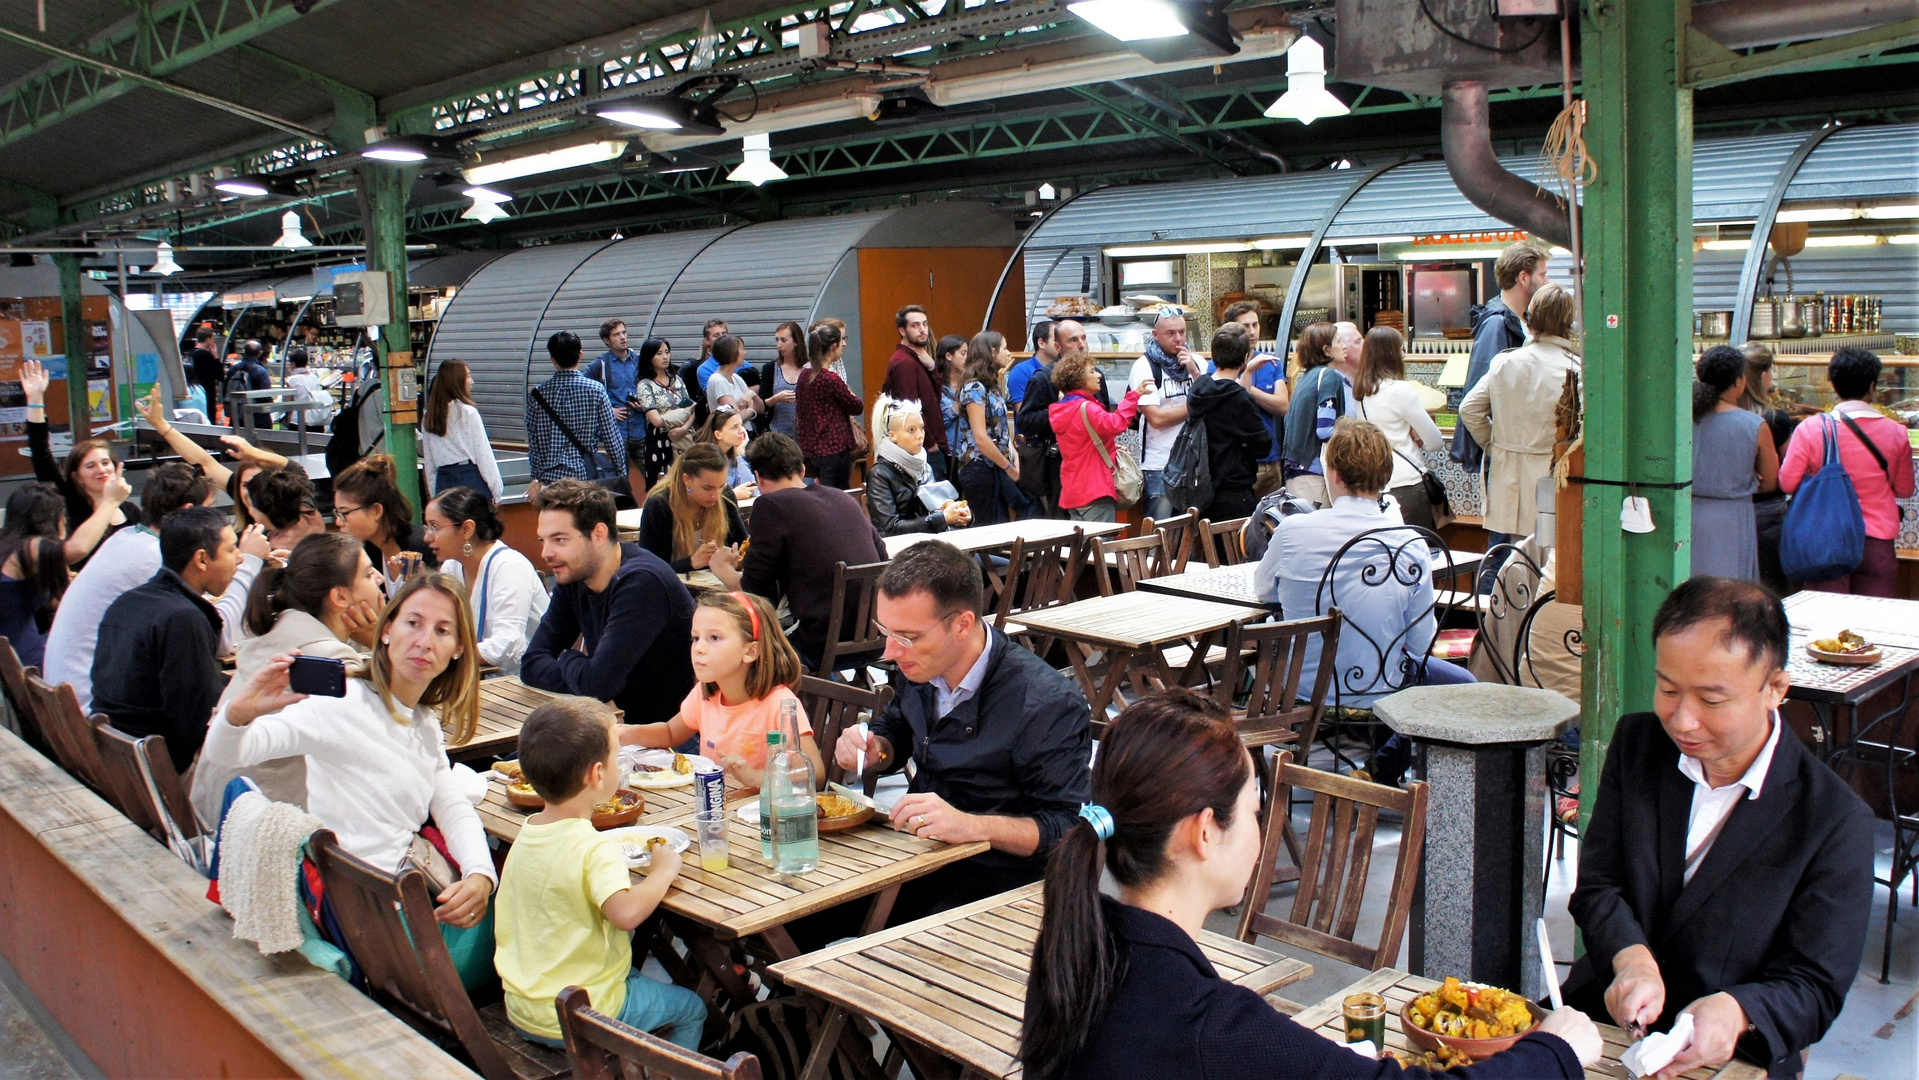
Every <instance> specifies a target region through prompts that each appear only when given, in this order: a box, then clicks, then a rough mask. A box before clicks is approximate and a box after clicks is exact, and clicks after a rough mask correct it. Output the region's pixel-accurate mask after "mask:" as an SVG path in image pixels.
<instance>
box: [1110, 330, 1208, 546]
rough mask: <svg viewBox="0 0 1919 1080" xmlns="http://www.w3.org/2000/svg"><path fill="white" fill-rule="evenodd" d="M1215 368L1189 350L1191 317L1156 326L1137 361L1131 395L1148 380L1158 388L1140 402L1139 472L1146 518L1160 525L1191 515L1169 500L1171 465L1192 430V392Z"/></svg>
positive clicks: (1129, 379)
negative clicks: (1177, 516)
mask: <svg viewBox="0 0 1919 1080" xmlns="http://www.w3.org/2000/svg"><path fill="white" fill-rule="evenodd" d="M1212 367H1213V365H1212V363H1211V362H1210V361H1208V360H1207V359H1206V358H1204V357H1202V356H1200V355H1199V354H1198V353H1195V352H1193V351H1192V350H1191V349H1188V348H1187V347H1186V317H1185V316H1184V315H1179V314H1166V315H1161V316H1160V317H1159V321H1158V322H1155V323H1154V324H1153V341H1152V343H1151V344H1150V345H1148V346H1147V347H1146V353H1145V355H1143V356H1141V357H1140V358H1139V359H1138V360H1135V361H1133V370H1132V372H1131V373H1130V374H1129V375H1128V376H1127V378H1126V386H1127V389H1129V390H1137V389H1139V387H1140V386H1141V384H1143V383H1145V382H1147V381H1148V380H1152V381H1154V382H1156V383H1158V387H1157V389H1156V390H1155V391H1154V392H1153V393H1150V394H1141V395H1140V397H1139V413H1140V416H1141V417H1142V418H1143V419H1144V423H1143V424H1142V425H1141V429H1140V446H1139V471H1140V474H1141V476H1142V477H1143V479H1144V480H1145V488H1146V515H1147V516H1148V517H1151V518H1153V519H1155V520H1164V519H1166V518H1169V517H1172V516H1173V515H1175V514H1183V513H1185V512H1186V509H1187V508H1186V507H1183V506H1179V507H1175V506H1174V505H1173V504H1172V501H1171V500H1169V499H1168V498H1167V497H1166V480H1165V476H1164V473H1165V469H1166V459H1167V458H1168V457H1169V456H1171V454H1172V452H1173V443H1174V442H1175V441H1177V440H1178V439H1179V433H1180V431H1181V429H1183V428H1185V426H1186V390H1187V387H1189V386H1191V385H1192V381H1193V380H1194V379H1197V378H1199V377H1200V376H1201V375H1204V374H1205V373H1207V372H1208V371H1211V370H1212Z"/></svg>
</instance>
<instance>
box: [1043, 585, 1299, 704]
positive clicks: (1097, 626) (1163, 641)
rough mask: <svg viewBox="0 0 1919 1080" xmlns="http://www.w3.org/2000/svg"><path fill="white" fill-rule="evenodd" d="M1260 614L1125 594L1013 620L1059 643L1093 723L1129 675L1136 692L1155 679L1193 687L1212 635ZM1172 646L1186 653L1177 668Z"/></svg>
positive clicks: (1243, 607)
mask: <svg viewBox="0 0 1919 1080" xmlns="http://www.w3.org/2000/svg"><path fill="white" fill-rule="evenodd" d="M1267 614H1268V613H1267V611H1266V609H1265V608H1261V607H1253V606H1250V605H1247V604H1221V603H1215V602H1213V601H1210V600H1198V599H1194V598H1192V597H1186V596H1170V595H1166V594H1164V593H1150V592H1130V593H1116V594H1114V595H1112V596H1096V597H1093V598H1092V599H1090V600H1079V601H1076V602H1074V603H1071V604H1062V605H1060V606H1058V607H1050V608H1041V609H1040V610H1038V611H1029V612H1025V613H1023V614H1021V615H1020V617H1019V621H1020V624H1021V625H1022V626H1024V627H1025V628H1026V631H1027V633H1029V634H1039V635H1046V636H1051V637H1056V638H1059V639H1060V640H1061V641H1062V642H1063V643H1064V644H1065V646H1066V653H1067V656H1068V657H1070V658H1071V660H1072V662H1073V674H1074V675H1075V676H1076V677H1077V678H1078V679H1079V683H1080V689H1081V690H1082V691H1084V692H1085V694H1086V700H1087V702H1088V703H1089V704H1091V705H1092V707H1093V717H1094V720H1095V722H1097V721H1099V720H1102V719H1104V717H1105V716H1106V707H1107V705H1109V704H1111V703H1112V702H1113V700H1114V699H1115V696H1116V695H1118V694H1119V690H1120V686H1121V685H1122V684H1123V683H1124V682H1125V681H1126V680H1127V679H1128V678H1132V679H1133V680H1134V684H1135V687H1136V689H1137V690H1138V691H1139V692H1140V693H1141V694H1145V693H1149V692H1150V691H1151V688H1150V687H1149V686H1148V685H1147V683H1148V682H1149V681H1151V680H1155V679H1156V680H1158V681H1159V682H1161V683H1162V684H1164V685H1166V686H1192V685H1195V684H1196V683H1197V682H1199V681H1200V677H1201V675H1202V674H1203V673H1204V672H1205V670H1206V653H1207V650H1208V649H1209V648H1211V647H1212V645H1213V638H1214V637H1215V636H1218V637H1221V638H1223V637H1224V636H1225V631H1226V629H1227V628H1228V627H1230V626H1232V625H1233V624H1234V623H1237V622H1244V621H1246V620H1249V619H1263V618H1265V617H1266V616H1267ZM1175 644H1189V645H1190V646H1191V648H1192V655H1191V657H1190V658H1189V659H1188V660H1187V661H1186V664H1185V666H1184V667H1183V668H1181V669H1179V670H1175V669H1174V667H1173V665H1172V664H1171V663H1170V662H1169V661H1168V660H1167V658H1166V652H1167V647H1168V646H1171V645H1175ZM1099 649H1103V650H1105V652H1106V658H1105V662H1104V663H1103V664H1101V665H1099V667H1098V668H1097V669H1095V668H1094V666H1093V665H1092V664H1091V663H1090V661H1089V658H1090V656H1091V655H1092V653H1093V652H1094V651H1095V650H1099Z"/></svg>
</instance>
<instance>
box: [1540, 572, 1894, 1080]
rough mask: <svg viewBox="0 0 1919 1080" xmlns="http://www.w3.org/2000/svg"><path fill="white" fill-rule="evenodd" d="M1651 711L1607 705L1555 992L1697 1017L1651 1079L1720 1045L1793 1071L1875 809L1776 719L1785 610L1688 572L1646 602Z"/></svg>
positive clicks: (1821, 1020) (1836, 976) (1855, 952)
mask: <svg viewBox="0 0 1919 1080" xmlns="http://www.w3.org/2000/svg"><path fill="white" fill-rule="evenodd" d="M1653 639H1654V641H1655V642H1656V647H1657V649H1658V664H1657V673H1658V679H1659V685H1658V689H1657V691H1656V692H1655V695H1654V706H1655V711H1654V712H1652V713H1634V714H1631V715H1629V716H1625V717H1622V718H1621V719H1620V721H1619V726H1618V728H1617V729H1616V730H1615V731H1614V733H1613V739H1612V744H1611V746H1609V747H1608V748H1607V753H1606V767H1605V771H1604V772H1603V773H1602V775H1601V777H1600V787H1599V798H1598V801H1597V802H1596V803H1595V805H1594V808H1593V816H1592V821H1591V823H1590V824H1589V825H1588V827H1587V828H1586V829H1585V831H1584V832H1583V834H1582V835H1581V837H1580V850H1579V885H1578V887H1577V888H1576V889H1575V890H1574V891H1573V896H1572V901H1571V905H1570V906H1571V910H1572V916H1573V921H1574V922H1575V923H1577V924H1578V926H1579V929H1580V930H1581V932H1583V933H1584V935H1585V941H1586V949H1587V952H1586V955H1585V956H1584V957H1582V958H1580V960H1579V962H1578V963H1577V964H1575V965H1574V966H1573V970H1572V974H1571V975H1570V976H1569V977H1568V978H1567V980H1566V986H1565V997H1566V1001H1567V1004H1569V1005H1572V1006H1574V1007H1575V1008H1580V1009H1584V1010H1586V1011H1588V1012H1593V1013H1594V1014H1595V1015H1597V1012H1598V1010H1599V1008H1600V1007H1601V1006H1602V1005H1603V1006H1604V1008H1605V1010H1606V1012H1607V1013H1609V1014H1610V1015H1611V1016H1612V1017H1613V1019H1614V1020H1616V1021H1617V1022H1618V1023H1619V1024H1620V1025H1622V1026H1624V1027H1627V1028H1629V1029H1630V1028H1637V1027H1643V1028H1648V1029H1655V1030H1662V1031H1663V1030H1666V1029H1668V1028H1670V1027H1671V1025H1672V1024H1673V1022H1674V1021H1675V1020H1676V1019H1677V1018H1678V1016H1679V1014H1680V1013H1681V1012H1688V1013H1691V1014H1692V1015H1693V1024H1694V1028H1693V1032H1694V1033H1693V1042H1692V1045H1691V1046H1690V1047H1689V1048H1688V1049H1686V1050H1685V1051H1684V1052H1682V1053H1681V1054H1680V1056H1679V1057H1678V1058H1677V1059H1675V1060H1674V1061H1673V1063H1672V1064H1671V1065H1670V1066H1668V1067H1667V1068H1666V1069H1665V1070H1662V1071H1661V1072H1660V1073H1659V1074H1658V1075H1659V1076H1660V1077H1670V1076H1676V1075H1678V1074H1679V1073H1680V1072H1683V1071H1685V1070H1686V1069H1690V1068H1693V1067H1694V1066H1696V1065H1700V1064H1711V1065H1717V1064H1719V1063H1722V1062H1724V1061H1726V1060H1728V1059H1729V1058H1730V1057H1732V1055H1733V1054H1734V1053H1735V1051H1736V1052H1737V1053H1738V1054H1739V1056H1741V1057H1744V1058H1747V1059H1750V1060H1752V1061H1756V1062H1759V1063H1762V1064H1764V1065H1766V1066H1768V1067H1769V1069H1770V1070H1771V1074H1772V1075H1773V1076H1775V1077H1791V1076H1797V1075H1798V1074H1799V1072H1800V1070H1801V1069H1802V1067H1803V1062H1802V1060H1801V1058H1800V1052H1801V1051H1803V1050H1805V1049H1806V1048H1807V1047H1809V1046H1811V1045H1812V1044H1813V1043H1815V1042H1818V1041H1819V1039H1820V1038H1821V1037H1823V1036H1824V1035H1825V1033H1826V1029H1827V1028H1828V1027H1829V1026H1831V1024H1832V1021H1833V1018H1834V1017H1836V1016H1838V1015H1839V1009H1840V1007H1841V1006H1842V1005H1843V1004H1844V1003H1845V998H1846V990H1847V988H1848V987H1849V986H1851V984H1852V979H1853V976H1854V975H1856V974H1857V973H1858V970H1859V961H1860V954H1861V952H1862V951H1863V949H1864V947H1865V938H1866V920H1867V917H1868V914H1869V910H1870V908H1871V904H1872V824H1873V822H1872V813H1871V811H1869V810H1868V809H1867V808H1866V805H1865V803H1864V802H1863V801H1861V800H1860V798H1859V796H1858V795H1856V794H1854V793H1853V791H1852V790H1851V789H1850V788H1849V787H1847V786H1846V784H1845V783H1844V782H1843V781H1841V780H1840V779H1839V777H1838V776H1836V775H1834V773H1833V772H1832V770H1831V769H1829V768H1827V767H1826V766H1825V765H1824V764H1823V763H1821V762H1820V761H1818V760H1817V759H1816V758H1814V757H1813V756H1812V754H1811V753H1809V752H1808V751H1807V750H1806V748H1805V747H1804V746H1803V745H1801V744H1800V742H1799V740H1798V738H1797V737H1796V736H1795V735H1793V733H1792V732H1790V731H1787V730H1785V727H1784V724H1783V723H1782V722H1781V721H1780V719H1779V714H1778V708H1779V704H1780V702H1782V701H1783V700H1784V699H1785V696H1786V691H1787V689H1788V688H1789V687H1790V686H1791V680H1790V679H1789V678H1788V676H1787V674H1786V672H1785V670H1784V665H1785V658H1786V648H1787V625H1786V614H1785V610H1784V609H1783V608H1782V607H1781V606H1780V604H1779V601H1778V599H1777V598H1775V597H1774V596H1773V595H1772V594H1771V593H1770V592H1768V591H1767V590H1765V589H1764V588H1762V587H1760V586H1758V585H1754V584H1752V583H1750V582H1742V581H1731V580H1727V579H1724V578H1711V577H1699V578H1693V579H1692V580H1690V581H1688V582H1686V583H1685V584H1683V585H1681V586H1679V588H1677V589H1675V590H1673V592H1672V595H1670V596H1668V597H1667V598H1666V601H1665V603H1664V604H1662V605H1660V608H1659V612H1658V614H1657V616H1656V617H1655V618H1654V620H1653Z"/></svg>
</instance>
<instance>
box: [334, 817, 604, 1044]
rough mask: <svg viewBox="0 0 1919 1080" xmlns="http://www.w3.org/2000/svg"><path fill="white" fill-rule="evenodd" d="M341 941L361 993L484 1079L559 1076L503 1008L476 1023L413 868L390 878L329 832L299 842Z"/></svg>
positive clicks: (420, 878) (476, 1016) (496, 1007)
mask: <svg viewBox="0 0 1919 1080" xmlns="http://www.w3.org/2000/svg"><path fill="white" fill-rule="evenodd" d="M307 849H308V851H309V852H310V853H311V855H312V858H313V864H314V866H316V867H318V868H319V871H320V879H321V881H322V882H324V883H325V885H326V895H327V900H328V901H329V902H331V903H332V905H333V912H334V915H335V916H336V917H337V918H338V920H339V923H340V932H341V933H342V934H344V935H345V937H346V940H345V941H344V942H341V943H340V944H341V945H342V946H343V947H344V948H345V949H346V950H347V952H349V953H351V954H352V956H353V962H354V963H355V964H356V965H358V966H359V968H360V971H361V973H362V974H363V975H365V976H366V984H367V993H368V994H369V995H371V996H372V998H373V999H374V1000H375V1001H378V1002H379V1003H380V1004H382V1005H384V1006H386V1007H387V1008H388V1009H389V1010H391V1011H392V1012H393V1013H394V1014H395V1015H396V1016H399V1017H400V1018H401V1019H402V1020H405V1021H406V1022H408V1023H409V1024H411V1025H412V1026H414V1027H416V1028H419V1029H420V1030H422V1031H424V1032H426V1033H427V1034H429V1035H433V1036H439V1037H441V1038H443V1039H444V1038H450V1039H453V1040H456V1041H457V1042H458V1043H459V1045H460V1047H461V1048H462V1049H464V1050H465V1051H466V1053H467V1056H468V1057H469V1058H470V1059H471V1060H472V1062H473V1068H474V1071H475V1072H478V1073H479V1074H480V1075H481V1076H484V1077H486V1080H550V1078H553V1077H558V1076H564V1075H565V1074H566V1072H567V1062H566V1058H565V1056H564V1055H562V1054H560V1053H559V1052H558V1051H555V1050H551V1049H549V1048H547V1047H544V1046H540V1045H539V1044H537V1043H531V1042H528V1041H526V1040H525V1039H522V1038H520V1037H519V1035H518V1034H516V1033H515V1032H514V1031H513V1028H512V1026H511V1025H510V1024H508V1023H507V1021H506V1018H505V1014H504V1009H503V1006H500V1005H494V1006H491V1007H489V1008H488V1009H487V1010H486V1011H487V1013H489V1014H492V1015H491V1018H490V1019H485V1018H483V1017H482V1014H481V1012H480V1010H478V1009H475V1008H474V1007H473V1000H472V999H471V998H469V997H467V994H466V989H465V988H464V987H462V986H461V985H460V976H459V973H458V972H457V971H455V970H454V968H453V958H452V957H451V956H450V955H449V954H448V953H447V951H446V942H445V941H444V940H443V939H442V938H441V937H440V924H439V923H437V922H435V921H434V919H433V897H431V896H429V895H427V891H426V877H425V875H423V874H421V873H420V871H419V870H418V869H416V868H408V869H407V870H404V871H402V872H401V873H400V874H398V875H397V876H396V875H394V874H389V873H386V872H385V871H382V870H380V869H379V868H378V867H375V866H373V865H372V864H370V863H367V862H364V861H362V860H360V859H357V858H355V857H354V856H352V855H349V854H347V853H346V852H345V851H344V850H342V849H341V847H340V845H339V842H338V841H337V840H336V839H335V838H334V836H333V833H332V832H331V831H329V830H326V829H322V830H320V831H319V832H316V833H314V834H313V837H312V839H311V840H310V841H308V843H307Z"/></svg>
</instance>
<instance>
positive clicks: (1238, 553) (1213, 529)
mask: <svg viewBox="0 0 1919 1080" xmlns="http://www.w3.org/2000/svg"><path fill="white" fill-rule="evenodd" d="M1251 520H1252V519H1251V518H1250V517H1243V518H1234V519H1233V520H1231V521H1221V522H1217V523H1215V522H1211V521H1207V520H1206V519H1204V518H1201V519H1200V522H1199V543H1200V550H1201V553H1202V554H1204V555H1205V556H1206V565H1207V566H1209V567H1211V568H1212V569H1215V570H1217V569H1219V568H1220V567H1222V566H1238V565H1239V564H1240V563H1243V562H1245V561H1246V523H1247V522H1248V521H1251Z"/></svg>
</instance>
